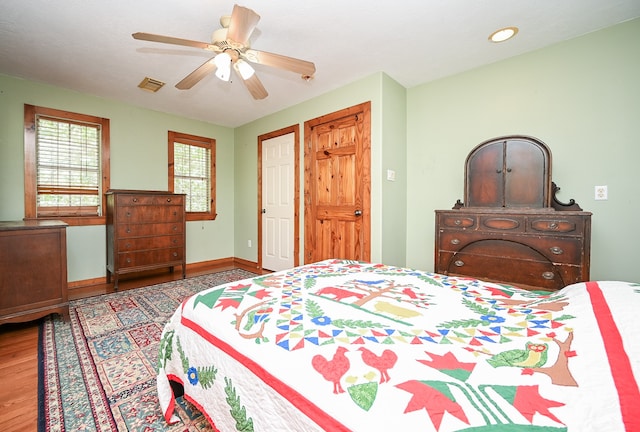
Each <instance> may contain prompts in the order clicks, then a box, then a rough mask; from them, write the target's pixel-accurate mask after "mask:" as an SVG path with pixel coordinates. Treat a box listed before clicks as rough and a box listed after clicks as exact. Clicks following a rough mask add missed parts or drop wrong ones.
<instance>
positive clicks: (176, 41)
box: [131, 32, 220, 52]
mask: <svg viewBox="0 0 640 432" xmlns="http://www.w3.org/2000/svg"><path fill="white" fill-rule="evenodd" d="M131 36H133V38H134V39H138V40H144V41H149V42H160V43H166V44H171V45H182V46H188V47H193V48H201V49H205V50H209V51H215V52H220V48H218V47H217V46H215V45H213V44H210V43H206V42H199V41H194V40H189V39H180V38H175V37H171V36H162V35H156V34H151V33H142V32H138V33H133V34H132V35H131Z"/></svg>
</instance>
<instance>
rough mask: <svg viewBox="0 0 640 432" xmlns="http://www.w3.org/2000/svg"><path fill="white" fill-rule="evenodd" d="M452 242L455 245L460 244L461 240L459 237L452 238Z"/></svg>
mask: <svg viewBox="0 0 640 432" xmlns="http://www.w3.org/2000/svg"><path fill="white" fill-rule="evenodd" d="M451 244H454V245H457V244H460V240H458V239H451Z"/></svg>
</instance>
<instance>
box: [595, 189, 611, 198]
mask: <svg viewBox="0 0 640 432" xmlns="http://www.w3.org/2000/svg"><path fill="white" fill-rule="evenodd" d="M607 197H608V191H607V187H606V186H596V187H595V199H596V200H606V199H607Z"/></svg>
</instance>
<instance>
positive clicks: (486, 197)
mask: <svg viewBox="0 0 640 432" xmlns="http://www.w3.org/2000/svg"><path fill="white" fill-rule="evenodd" d="M464 202H465V205H466V206H468V207H494V208H495V207H497V208H500V207H504V208H543V207H549V206H550V205H551V153H550V151H549V149H548V148H547V146H546V145H545V144H544V143H543V142H542V141H539V140H537V139H535V138H531V137H526V136H506V137H500V138H494V139H492V140H489V141H485V142H483V143H481V144H480V145H478V146H477V147H475V148H474V149H473V150H472V151H471V153H469V155H468V156H467V160H466V162H465V201H464Z"/></svg>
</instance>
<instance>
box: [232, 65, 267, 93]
mask: <svg viewBox="0 0 640 432" xmlns="http://www.w3.org/2000/svg"><path fill="white" fill-rule="evenodd" d="M237 71H238V69H237V68H236V72H237ZM238 77H239V78H240V79H241V80H242V82H243V83H244V85H245V86H246V87H247V90H249V93H251V96H253V98H254V99H258V100H259V99H264V98H266V97H267V96H269V93H267V89H265V88H264V86H263V85H262V81H260V78H258V76H257V75H256V74H255V73H254V74H253V75H251V76H250V77H249V78H247V79H244V78H243V77H242V75H241V74H240V73H238Z"/></svg>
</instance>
